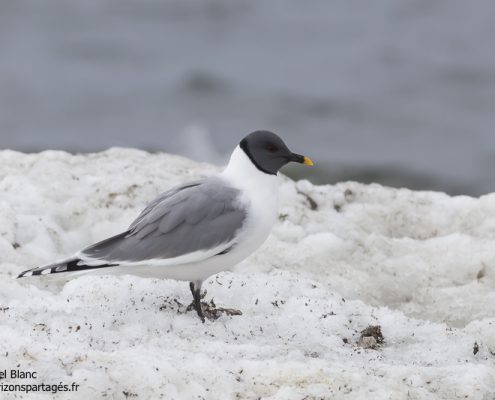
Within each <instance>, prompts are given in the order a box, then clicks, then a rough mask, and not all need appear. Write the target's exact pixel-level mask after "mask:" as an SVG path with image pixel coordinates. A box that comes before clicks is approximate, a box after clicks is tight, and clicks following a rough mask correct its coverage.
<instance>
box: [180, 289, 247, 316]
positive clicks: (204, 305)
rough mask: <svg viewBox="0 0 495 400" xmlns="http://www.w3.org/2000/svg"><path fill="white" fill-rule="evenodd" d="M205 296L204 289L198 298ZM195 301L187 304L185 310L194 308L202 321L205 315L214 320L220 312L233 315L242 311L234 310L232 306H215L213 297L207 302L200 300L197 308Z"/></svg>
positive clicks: (240, 313)
mask: <svg viewBox="0 0 495 400" xmlns="http://www.w3.org/2000/svg"><path fill="white" fill-rule="evenodd" d="M205 296H206V291H204V292H203V295H202V296H201V297H200V299H203V298H204V297H205ZM195 303H196V302H195V301H193V302H192V303H191V304H189V305H188V306H187V308H186V311H192V310H196V312H197V313H198V316H199V317H200V318H201V320H202V321H203V322H205V317H206V318H208V319H209V320H210V321H214V320H216V319H218V318H220V317H221V316H222V314H225V315H229V316H233V315H242V311H240V310H236V309H233V308H223V307H217V306H216V304H215V302H214V301H213V299H211V300H210V301H209V302H206V301H200V302H199V310H200V311H198V307H196V304H195Z"/></svg>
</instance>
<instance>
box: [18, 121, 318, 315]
mask: <svg viewBox="0 0 495 400" xmlns="http://www.w3.org/2000/svg"><path fill="white" fill-rule="evenodd" d="M290 162H296V163H301V164H306V165H313V162H312V161H311V159H310V158H308V157H306V156H302V155H299V154H296V153H293V152H292V151H290V150H289V148H288V147H287V145H286V144H285V143H284V142H283V140H282V139H281V138H280V137H279V136H277V135H276V134H274V133H272V132H269V131H255V132H252V133H250V134H249V135H247V136H246V137H245V138H243V139H242V140H241V142H240V143H239V145H237V146H236V148H235V149H234V151H233V152H232V155H231V157H230V160H229V163H228V165H227V166H226V168H225V169H224V170H223V171H222V172H221V173H219V174H217V175H215V176H211V177H209V178H206V179H203V180H198V181H194V182H189V183H185V184H182V185H179V186H176V187H174V188H172V189H170V190H168V191H166V192H164V193H162V194H160V195H159V196H158V197H157V198H156V199H154V200H153V201H151V202H150V203H149V204H148V205H147V207H146V208H145V209H144V210H143V211H142V212H141V214H140V215H139V216H138V217H137V218H136V220H134V222H132V223H131V225H130V226H129V228H127V229H126V230H125V231H124V232H122V233H119V234H118V235H115V236H112V237H110V238H108V239H105V240H103V241H101V242H98V243H96V244H93V245H91V246H88V247H86V248H84V249H83V250H81V251H79V252H78V253H76V255H75V256H73V257H71V258H68V259H65V260H64V261H61V262H57V263H54V264H49V265H45V266H42V267H38V268H33V269H30V270H27V271H24V272H22V273H21V274H19V276H18V278H24V277H28V276H44V275H50V274H59V273H64V274H72V275H80V274H81V273H89V272H95V271H98V272H100V273H102V272H103V273H111V274H113V273H117V274H131V275H138V276H145V277H155V278H161V279H176V280H181V281H189V288H190V290H191V293H192V296H193V305H194V308H195V310H196V312H197V314H198V316H199V318H200V319H201V321H202V322H205V317H204V314H203V310H202V308H201V285H202V283H203V281H204V280H205V279H206V278H208V277H209V276H212V275H215V274H217V273H219V272H221V271H227V270H230V269H232V268H233V267H234V266H235V265H236V264H238V263H239V262H240V261H242V260H244V259H245V258H246V257H248V256H249V255H250V254H251V253H253V252H254V251H255V250H256V249H258V247H260V246H261V244H262V243H263V242H264V241H265V240H266V239H267V237H268V235H269V234H270V231H271V229H272V226H273V224H274V223H275V220H276V217H277V199H278V186H279V177H278V171H279V170H280V168H282V167H283V166H284V165H286V164H288V163H290Z"/></svg>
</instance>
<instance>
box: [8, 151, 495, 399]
mask: <svg viewBox="0 0 495 400" xmlns="http://www.w3.org/2000/svg"><path fill="white" fill-rule="evenodd" d="M217 170H218V168H217V167H214V166H211V165H208V164H198V163H194V162H192V161H189V160H187V159H184V158H181V157H177V156H172V155H167V154H149V153H146V152H143V151H137V150H130V149H111V150H108V151H105V152H102V153H97V154H89V155H70V154H68V153H64V152H54V151H46V152H43V153H39V154H21V153H17V152H13V151H2V152H0V193H2V196H1V198H0V254H1V258H0V285H1V286H0V357H1V358H0V360H1V366H0V371H1V370H3V369H5V370H7V371H9V370H11V369H20V370H23V371H36V372H37V374H38V375H37V379H33V380H11V381H5V380H2V383H22V384H26V383H28V384H33V383H37V384H40V383H45V384H55V385H58V384H59V383H60V382H62V383H64V384H69V385H70V383H72V382H75V383H77V384H79V385H80V387H79V390H78V391H77V392H59V393H58V394H52V393H48V392H47V393H36V394H35V393H28V394H25V393H22V392H17V393H16V394H13V393H10V394H6V393H3V394H2V395H4V396H2V398H26V399H52V398H55V399H58V398H60V399H65V398H70V399H88V398H92V399H93V398H94V399H96V398H108V399H160V398H162V399H193V398H194V399H236V398H237V399H259V398H262V399H284V400H286V399H321V398H323V399H394V400H395V399H461V398H462V399H465V398H468V399H480V400H481V399H489V398H492V396H493V393H495V355H494V354H493V353H495V317H494V311H493V310H494V306H495V291H494V287H495V252H494V251H493V249H494V248H495V195H493V194H491V195H487V196H483V197H481V198H479V199H477V198H471V197H449V196H447V195H445V194H442V193H433V192H413V191H410V190H407V189H392V188H386V187H382V186H379V185H362V184H359V183H355V182H347V183H339V184H337V185H326V186H314V185H312V184H311V183H309V182H307V181H299V182H293V181H291V180H289V179H287V178H282V179H283V181H282V185H281V189H280V191H281V200H280V209H279V221H278V223H277V224H276V226H275V227H274V229H273V233H272V235H271V236H270V238H269V239H268V240H267V242H266V243H265V244H264V245H263V246H262V248H261V249H260V250H259V251H257V252H256V253H255V254H253V255H252V256H251V257H250V258H248V259H247V260H246V261H244V262H243V263H241V264H240V265H239V266H238V267H237V268H236V270H235V271H234V272H226V273H222V274H219V275H218V276H215V277H211V279H209V280H208V281H207V282H205V284H204V288H205V289H207V291H208V293H207V295H206V298H205V301H210V299H211V298H214V302H215V303H216V304H217V306H221V307H226V308H234V309H239V310H241V311H242V313H243V315H241V316H225V315H224V316H221V317H220V318H219V319H217V320H216V321H210V320H207V322H206V323H205V324H202V323H201V322H200V320H199V319H198V318H197V316H196V315H195V313H194V312H186V311H185V310H186V307H187V305H188V304H189V303H190V301H191V299H190V293H189V288H188V285H187V284H186V283H184V282H176V281H171V280H153V279H145V278H138V277H135V276H128V275H126V276H120V277H118V276H84V277H79V278H77V279H74V280H70V281H68V282H67V283H66V284H65V286H60V285H56V284H52V283H46V282H49V281H47V280H43V279H37V280H36V279H34V278H31V279H24V280H16V279H13V277H14V276H16V275H17V274H18V273H19V272H21V271H23V270H24V269H27V268H29V267H34V266H38V265H42V264H45V263H48V262H51V261H55V260H58V259H61V258H64V257H66V256H69V255H71V254H72V253H74V252H76V251H77V250H79V249H80V248H81V247H82V246H85V245H88V244H90V243H91V242H94V241H96V240H99V239H103V238H104V237H106V236H108V235H111V234H114V233H117V232H119V231H120V230H121V229H123V228H125V227H126V226H127V225H128V224H129V223H130V222H131V220H132V219H133V218H134V217H135V216H136V214H137V213H138V212H139V211H140V209H142V207H143V206H144V205H145V204H146V202H147V201H149V200H151V199H152V198H153V197H154V196H155V195H157V194H158V193H160V192H162V191H164V190H165V189H167V188H169V187H171V186H173V185H175V184H177V183H180V182H183V181H187V180H191V179H196V178H198V177H201V176H205V175H209V174H212V173H215V172H216V171H217ZM308 196H309V198H308ZM311 200H313V202H314V203H315V204H313V202H312V201H311ZM315 206H316V207H315ZM313 208H315V209H313ZM370 325H379V326H381V330H382V333H383V337H384V343H383V344H378V345H377V346H371V347H375V348H374V349H373V348H363V347H361V346H363V343H371V344H372V342H373V340H368V339H366V340H360V332H361V331H362V330H364V329H365V328H367V327H368V326H370ZM475 342H476V346H475ZM364 347H367V346H364ZM475 347H477V348H478V351H477V352H476V354H474V353H475V351H474V349H475ZM15 396H16V397H15Z"/></svg>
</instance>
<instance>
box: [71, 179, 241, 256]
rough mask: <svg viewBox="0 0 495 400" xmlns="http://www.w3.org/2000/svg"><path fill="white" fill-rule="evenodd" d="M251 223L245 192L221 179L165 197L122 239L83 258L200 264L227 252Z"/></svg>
mask: <svg viewBox="0 0 495 400" xmlns="http://www.w3.org/2000/svg"><path fill="white" fill-rule="evenodd" d="M245 219H246V210H245V209H244V207H243V205H242V203H241V202H240V201H239V191H238V190H237V189H235V188H232V187H230V186H227V185H225V184H224V183H223V182H222V181H221V180H220V179H218V178H211V179H208V180H205V181H200V182H194V183H191V184H188V185H184V186H180V187H176V188H173V189H171V190H169V191H168V192H165V193H163V194H161V195H160V196H159V197H158V198H156V199H155V200H154V201H152V202H151V203H150V204H149V205H148V206H147V207H146V208H145V209H144V210H143V212H142V213H141V214H140V215H139V217H138V218H137V219H136V220H135V221H134V222H133V223H132V224H131V225H130V226H129V229H128V230H127V231H125V232H123V233H121V234H119V235H116V236H114V237H111V238H109V239H106V240H104V241H102V242H99V243H96V244H94V245H92V246H89V247H87V248H85V249H84V250H82V251H81V252H80V253H79V254H78V256H79V257H80V258H81V259H84V260H88V259H92V260H102V261H105V262H116V263H124V262H130V263H136V262H145V261H146V260H157V259H176V258H180V263H184V262H192V261H198V260H200V259H201V258H207V257H210V256H212V255H214V254H211V252H212V250H213V251H214V252H218V253H221V252H224V251H227V250H228V249H229V248H231V247H232V246H233V245H234V244H235V238H236V236H237V234H238V232H239V229H240V228H241V227H242V225H243V223H244V222H245Z"/></svg>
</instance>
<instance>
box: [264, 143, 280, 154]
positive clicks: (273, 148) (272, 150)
mask: <svg viewBox="0 0 495 400" xmlns="http://www.w3.org/2000/svg"><path fill="white" fill-rule="evenodd" d="M266 149H267V150H268V151H269V152H270V153H275V152H276V151H277V150H278V149H277V146H275V145H274V144H272V143H268V144H267V145H266Z"/></svg>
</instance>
